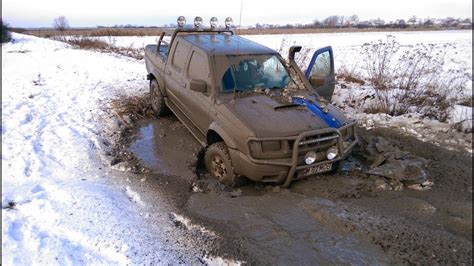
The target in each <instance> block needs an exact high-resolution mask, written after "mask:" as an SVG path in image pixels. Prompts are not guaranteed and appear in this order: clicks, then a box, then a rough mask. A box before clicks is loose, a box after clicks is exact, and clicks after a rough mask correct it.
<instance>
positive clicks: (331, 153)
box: [326, 146, 339, 160]
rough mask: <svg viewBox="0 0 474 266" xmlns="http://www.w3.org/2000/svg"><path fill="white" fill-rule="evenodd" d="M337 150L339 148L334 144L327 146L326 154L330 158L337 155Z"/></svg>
mask: <svg viewBox="0 0 474 266" xmlns="http://www.w3.org/2000/svg"><path fill="white" fill-rule="evenodd" d="M338 152H339V149H338V148H337V147H336V146H332V147H331V148H329V150H328V151H327V152H326V156H327V158H328V159H329V160H332V159H334V158H336V157H337V153H338Z"/></svg>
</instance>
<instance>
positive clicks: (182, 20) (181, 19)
mask: <svg viewBox="0 0 474 266" xmlns="http://www.w3.org/2000/svg"><path fill="white" fill-rule="evenodd" d="M177 22H178V27H179V28H182V27H184V25H186V18H185V17H184V16H179V17H178V20H177Z"/></svg>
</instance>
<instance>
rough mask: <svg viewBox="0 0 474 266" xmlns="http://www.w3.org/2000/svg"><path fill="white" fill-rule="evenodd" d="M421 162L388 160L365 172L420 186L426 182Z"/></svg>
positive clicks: (426, 178)
mask: <svg viewBox="0 0 474 266" xmlns="http://www.w3.org/2000/svg"><path fill="white" fill-rule="evenodd" d="M422 164H423V163H422V162H421V161H417V160H406V161H405V160H393V159H392V160H388V161H387V162H386V163H384V164H382V165H379V166H377V167H374V168H372V169H370V170H369V171H367V173H368V174H371V175H376V176H382V177H385V178H389V179H395V180H399V181H401V182H403V183H405V184H422V183H424V182H426V181H428V174H427V173H426V171H425V170H424V169H423V166H422Z"/></svg>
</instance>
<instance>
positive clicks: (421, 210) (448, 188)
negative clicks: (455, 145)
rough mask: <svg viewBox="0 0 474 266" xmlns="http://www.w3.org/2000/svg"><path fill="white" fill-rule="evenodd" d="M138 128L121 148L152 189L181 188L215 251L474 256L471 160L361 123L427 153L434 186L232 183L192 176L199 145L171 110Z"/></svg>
mask: <svg viewBox="0 0 474 266" xmlns="http://www.w3.org/2000/svg"><path fill="white" fill-rule="evenodd" d="M137 127H138V130H137V134H136V136H135V137H134V139H133V141H132V142H131V145H130V147H129V148H128V150H129V151H130V152H132V153H133V154H134V155H135V156H136V157H138V158H139V160H140V162H141V163H142V164H143V165H144V166H146V167H147V168H149V169H150V170H151V173H149V174H147V175H149V176H150V177H151V178H150V180H160V181H159V182H155V183H156V186H157V187H156V188H155V189H156V190H157V191H160V192H161V193H169V194H170V198H175V196H173V195H171V194H179V195H178V196H176V201H179V202H180V203H179V204H178V205H179V212H180V215H183V216H185V217H186V219H190V220H189V221H190V222H192V223H193V224H195V225H196V226H199V228H201V227H202V228H203V230H209V231H212V232H215V233H216V235H217V238H216V240H215V241H216V242H213V243H214V244H213V245H216V246H217V248H216V250H215V252H212V255H213V256H218V257H222V258H226V259H235V260H237V261H243V262H248V263H250V264H254V263H256V264H315V263H316V264H392V263H407V264H411V263H414V264H416V263H422V264H423V263H424V264H432V263H438V264H439V263H441V264H453V263H454V264H459V263H468V264H470V263H472V237H471V233H472V203H471V201H472V178H471V174H472V163H470V160H471V158H470V157H469V156H468V155H466V154H462V153H456V152H452V151H447V150H444V149H442V148H439V147H436V146H434V145H430V144H427V143H419V141H417V140H415V139H414V138H409V137H406V136H402V135H399V134H397V133H394V132H392V131H384V130H382V131H364V132H361V133H362V135H363V136H362V137H364V138H365V139H366V140H370V139H373V138H374V137H379V136H382V137H384V138H386V139H387V141H389V142H390V144H394V143H395V144H396V145H397V146H398V147H399V148H400V149H401V150H402V151H410V152H412V153H413V154H414V155H417V156H421V157H424V158H427V159H429V160H428V161H427V164H428V168H427V169H428V175H429V177H430V178H432V179H433V180H434V183H435V186H434V187H433V188H432V189H430V190H427V191H419V190H413V189H409V188H403V189H402V190H397V189H392V190H390V189H387V186H386V184H385V183H384V182H381V181H380V180H383V179H382V178H380V177H374V176H369V175H364V174H361V173H360V172H359V173H354V172H349V174H348V175H343V174H341V173H336V174H331V175H321V176H316V177H311V178H307V179H304V180H300V181H298V182H295V183H294V184H292V186H291V187H290V188H289V189H282V188H280V187H278V186H268V185H262V184H256V183H253V182H247V183H246V184H245V185H244V186H242V187H240V188H236V189H232V188H229V187H225V186H223V185H221V184H219V183H217V182H214V181H213V180H212V179H209V178H208V177H207V175H204V176H203V177H202V178H200V179H199V180H198V177H197V175H196V164H197V154H198V152H199V151H200V150H201V147H200V145H199V144H198V143H197V142H196V141H195V140H194V138H193V137H192V135H191V134H190V133H189V132H188V131H187V129H186V128H185V127H184V126H183V125H182V124H181V123H180V122H179V121H178V120H177V119H176V118H174V117H166V118H160V119H158V120H143V121H139V122H138V123H137ZM369 144H370V143H369ZM378 144H381V142H378ZM369 146H370V145H369ZM376 148H377V147H376ZM378 148H379V149H381V146H380V145H379V146H378ZM369 155H370V156H372V157H374V158H378V157H377V154H366V156H369ZM370 156H369V157H370ZM396 157H398V155H397V156H396ZM446 158H449V159H448V160H447V159H446ZM386 159H387V160H388V159H389V158H386ZM374 160H375V159H374ZM378 162H380V160H378ZM469 163H470V164H469ZM159 175H166V176H168V177H166V179H164V178H163V177H160V178H158V177H157V176H159ZM155 177H156V178H155ZM385 180H389V178H385ZM192 184H194V185H192ZM196 184H198V185H196ZM387 184H388V185H390V184H389V183H387ZM161 186H163V188H161ZM388 187H390V186H388ZM177 192H179V193H177Z"/></svg>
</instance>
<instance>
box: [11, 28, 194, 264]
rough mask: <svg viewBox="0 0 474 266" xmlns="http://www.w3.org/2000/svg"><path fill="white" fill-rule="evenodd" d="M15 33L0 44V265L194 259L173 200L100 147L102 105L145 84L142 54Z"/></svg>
mask: <svg viewBox="0 0 474 266" xmlns="http://www.w3.org/2000/svg"><path fill="white" fill-rule="evenodd" d="M12 37H13V42H12V43H8V44H4V45H2V264H5V265H15V264H40V265H47V264H54V263H57V264H72V265H76V264H84V263H87V264H122V265H124V264H130V263H132V264H137V263H151V264H156V263H169V262H170V263H171V262H173V263H176V262H179V261H187V262H193V261H195V260H196V258H197V255H196V252H198V251H197V250H199V249H196V250H195V251H189V250H190V249H191V246H192V245H191V244H189V241H181V238H182V235H181V234H180V233H179V232H178V233H176V226H175V225H174V223H173V221H172V219H171V218H170V217H169V215H168V213H169V212H171V211H172V208H171V207H170V204H168V203H166V202H167V201H166V200H165V199H163V198H159V197H158V195H155V194H150V195H148V196H147V195H146V193H144V192H143V185H142V182H140V181H137V180H135V179H133V177H132V176H129V175H128V174H126V173H125V174H122V173H120V172H117V171H112V170H110V169H109V167H108V166H107V165H106V164H104V162H102V161H101V159H100V156H99V155H100V154H101V153H102V151H101V147H102V146H103V145H104V144H103V136H104V135H105V134H107V133H109V134H110V133H111V132H105V131H106V130H107V126H106V125H103V124H101V123H99V118H100V117H103V116H104V115H106V114H104V113H103V111H102V107H103V106H104V105H105V104H106V103H107V102H108V101H110V100H111V99H113V98H116V97H119V96H118V95H135V94H141V93H144V92H145V91H146V88H147V81H146V80H145V76H144V72H143V70H144V66H143V62H140V61H137V60H134V59H131V58H127V57H121V56H112V55H109V54H101V53H97V52H88V51H82V50H76V49H72V48H71V47H69V46H68V45H66V44H64V43H61V42H56V41H50V40H45V39H39V38H36V37H31V36H25V35H19V34H13V36H12ZM109 121H113V120H112V119H110V120H109ZM180 243H181V244H180ZM193 250H194V249H193ZM199 255H201V254H199Z"/></svg>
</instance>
